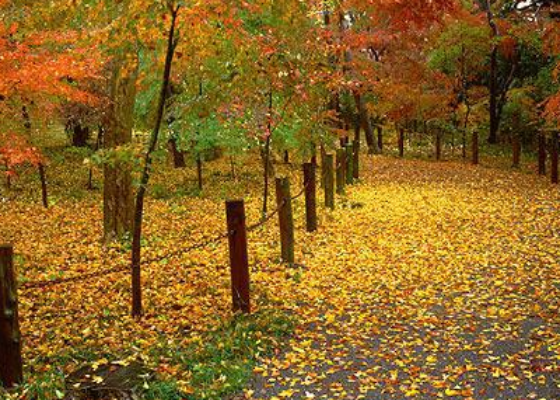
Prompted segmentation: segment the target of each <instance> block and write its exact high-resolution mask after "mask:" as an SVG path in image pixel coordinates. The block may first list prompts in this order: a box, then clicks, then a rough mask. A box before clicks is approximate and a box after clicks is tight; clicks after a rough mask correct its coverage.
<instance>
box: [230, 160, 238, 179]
mask: <svg viewBox="0 0 560 400" xmlns="http://www.w3.org/2000/svg"><path fill="white" fill-rule="evenodd" d="M229 163H230V167H231V179H233V180H237V175H236V173H235V159H234V157H233V156H229Z"/></svg>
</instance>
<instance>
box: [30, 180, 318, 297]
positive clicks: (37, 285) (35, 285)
mask: <svg viewBox="0 0 560 400" xmlns="http://www.w3.org/2000/svg"><path fill="white" fill-rule="evenodd" d="M308 185H309V184H308ZM308 185H305V186H304V187H303V189H302V190H301V191H300V192H299V193H298V194H296V195H295V196H293V197H291V199H292V200H296V199H298V198H299V197H301V196H302V195H303V194H304V193H305V189H306V188H307V186H308ZM283 206H284V203H283V204H281V205H280V206H279V207H277V208H276V209H275V210H274V211H273V212H271V213H270V214H269V215H267V216H266V217H265V218H263V219H261V221H259V222H257V223H255V224H253V225H251V226H248V227H247V231H248V232H252V231H254V230H256V229H258V228H259V227H261V226H264V225H265V224H267V223H268V222H269V221H270V220H271V219H272V218H273V217H274V216H275V215H276V214H278V212H279V211H280V209H281V208H282V207H283ZM232 234H233V232H226V233H223V234H221V235H219V236H216V237H213V238H212V239H209V240H206V241H203V242H200V243H197V244H195V245H192V246H189V247H186V248H182V249H179V250H177V251H174V252H171V253H166V254H164V255H161V256H157V257H152V258H148V259H145V260H142V263H155V262H160V261H163V260H165V259H167V258H172V257H177V256H180V255H182V254H186V253H190V252H191V251H194V250H200V249H203V248H205V247H208V246H210V245H212V244H215V243H219V242H220V241H222V240H224V239H227V238H228V237H229V236H230V235H232ZM128 270H130V265H129V264H126V265H119V266H116V267H113V268H109V269H104V270H101V271H96V272H90V273H85V274H80V275H76V276H71V277H61V278H55V279H50V280H43V281H28V282H23V283H21V284H20V286H19V288H20V289H21V290H23V291H27V290H31V289H42V288H47V287H53V286H58V285H64V284H68V283H75V282H83V281H87V280H90V279H94V278H98V277H102V276H106V275H112V274H118V273H122V272H126V271H128Z"/></svg>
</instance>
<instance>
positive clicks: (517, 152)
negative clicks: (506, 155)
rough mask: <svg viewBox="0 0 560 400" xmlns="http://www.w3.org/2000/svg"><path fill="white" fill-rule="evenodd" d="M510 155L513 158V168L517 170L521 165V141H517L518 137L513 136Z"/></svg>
mask: <svg viewBox="0 0 560 400" xmlns="http://www.w3.org/2000/svg"><path fill="white" fill-rule="evenodd" d="M511 153H512V157H513V163H512V167H513V168H519V165H520V164H521V140H519V136H517V135H514V136H513V138H512V142H511Z"/></svg>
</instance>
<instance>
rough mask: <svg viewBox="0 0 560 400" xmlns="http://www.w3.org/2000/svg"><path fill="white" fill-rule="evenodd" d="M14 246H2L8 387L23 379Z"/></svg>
mask: <svg viewBox="0 0 560 400" xmlns="http://www.w3.org/2000/svg"><path fill="white" fill-rule="evenodd" d="M13 260H14V249H13V247H12V246H11V245H2V246H0V383H1V384H2V386H4V387H6V388H11V387H12V386H14V385H16V384H19V383H21V382H22V381H23V368H22V359H21V335H20V332H19V321H18V300H17V282H16V276H15V272H14V261H13Z"/></svg>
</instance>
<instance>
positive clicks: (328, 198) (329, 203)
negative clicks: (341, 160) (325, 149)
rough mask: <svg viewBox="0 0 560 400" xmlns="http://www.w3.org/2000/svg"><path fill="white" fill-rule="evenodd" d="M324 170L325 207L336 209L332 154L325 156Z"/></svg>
mask: <svg viewBox="0 0 560 400" xmlns="http://www.w3.org/2000/svg"><path fill="white" fill-rule="evenodd" d="M323 171H324V175H323V179H324V180H325V183H324V185H323V187H324V189H325V207H328V208H330V209H331V210H334V157H333V155H332V154H326V155H325V156H324V157H323Z"/></svg>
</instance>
